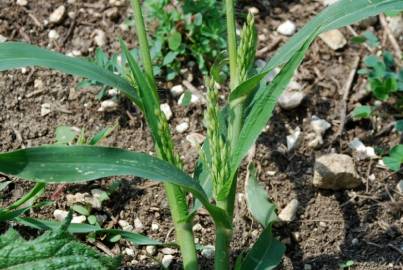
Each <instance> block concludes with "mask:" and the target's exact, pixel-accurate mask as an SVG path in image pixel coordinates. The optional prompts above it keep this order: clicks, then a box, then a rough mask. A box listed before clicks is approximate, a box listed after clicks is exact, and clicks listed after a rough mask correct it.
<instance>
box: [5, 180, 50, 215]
mask: <svg viewBox="0 0 403 270" xmlns="http://www.w3.org/2000/svg"><path fill="white" fill-rule="evenodd" d="M45 186H46V184H45V183H36V184H35V186H34V187H33V188H32V189H31V190H30V191H29V192H28V193H27V194H25V195H24V196H23V197H21V198H20V199H18V200H17V201H15V202H14V203H13V204H12V205H10V206H9V207H8V208H7V209H8V210H12V209H17V208H18V207H20V206H21V205H23V204H24V203H26V202H27V201H29V200H31V199H34V198H36V196H38V194H39V193H41V192H43V190H44V189H45Z"/></svg>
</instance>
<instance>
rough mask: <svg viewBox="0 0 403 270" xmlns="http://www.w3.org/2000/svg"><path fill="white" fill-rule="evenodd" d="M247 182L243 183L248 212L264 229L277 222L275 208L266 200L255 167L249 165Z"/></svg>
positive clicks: (265, 194)
mask: <svg viewBox="0 0 403 270" xmlns="http://www.w3.org/2000/svg"><path fill="white" fill-rule="evenodd" d="M248 175H249V177H247V181H246V183H245V189H246V202H247V205H248V209H249V212H250V213H251V214H252V216H253V217H254V218H255V219H256V220H257V221H258V222H259V223H260V224H261V225H262V226H263V227H264V228H266V227H267V226H269V224H270V223H272V222H274V221H276V220H277V215H276V212H275V211H276V206H275V205H274V204H273V203H271V202H270V201H268V200H267V193H266V191H265V189H264V188H263V187H262V186H261V185H260V184H259V183H258V181H257V178H256V167H255V166H254V165H253V164H252V163H251V164H249V166H248Z"/></svg>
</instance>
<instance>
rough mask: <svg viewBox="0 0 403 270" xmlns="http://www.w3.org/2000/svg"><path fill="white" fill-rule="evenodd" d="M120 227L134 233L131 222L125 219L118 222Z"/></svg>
mask: <svg viewBox="0 0 403 270" xmlns="http://www.w3.org/2000/svg"><path fill="white" fill-rule="evenodd" d="M118 224H119V226H120V227H121V228H122V229H123V230H125V231H132V230H133V226H132V225H130V224H129V222H127V221H126V220H124V219H120V220H119V221H118Z"/></svg>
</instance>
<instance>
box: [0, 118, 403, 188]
mask: <svg viewBox="0 0 403 270" xmlns="http://www.w3.org/2000/svg"><path fill="white" fill-rule="evenodd" d="M395 129H396V130H397V131H399V132H403V120H398V121H396V123H395ZM0 190H1V189H0Z"/></svg>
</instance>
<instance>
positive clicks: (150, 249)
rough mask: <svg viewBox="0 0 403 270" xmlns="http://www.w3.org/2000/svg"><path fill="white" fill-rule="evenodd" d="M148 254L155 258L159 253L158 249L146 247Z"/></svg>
mask: <svg viewBox="0 0 403 270" xmlns="http://www.w3.org/2000/svg"><path fill="white" fill-rule="evenodd" d="M146 252H147V253H148V254H150V255H151V256H154V255H155V254H156V253H157V248H156V247H155V246H146Z"/></svg>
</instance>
